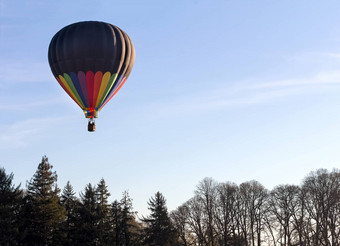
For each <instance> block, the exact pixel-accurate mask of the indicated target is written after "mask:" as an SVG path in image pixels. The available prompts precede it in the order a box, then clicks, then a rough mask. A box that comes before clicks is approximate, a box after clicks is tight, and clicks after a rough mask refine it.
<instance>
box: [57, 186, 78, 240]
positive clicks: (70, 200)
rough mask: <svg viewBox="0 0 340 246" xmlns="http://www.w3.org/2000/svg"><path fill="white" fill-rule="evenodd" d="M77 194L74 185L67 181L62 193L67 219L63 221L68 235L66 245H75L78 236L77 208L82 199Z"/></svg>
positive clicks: (62, 202) (64, 229)
mask: <svg viewBox="0 0 340 246" xmlns="http://www.w3.org/2000/svg"><path fill="white" fill-rule="evenodd" d="M75 194H76V193H75V192H74V190H73V187H72V185H71V184H70V182H69V181H67V184H66V185H65V187H64V189H63V193H62V195H61V204H62V205H63V206H64V208H65V210H66V220H65V221H64V223H63V231H64V232H65V235H66V239H65V242H64V245H74V243H75V242H76V238H77V237H76V236H77V228H76V222H77V208H78V207H79V204H80V201H79V200H78V198H77V197H76V196H75Z"/></svg>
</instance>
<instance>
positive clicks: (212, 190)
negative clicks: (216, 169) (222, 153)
mask: <svg viewBox="0 0 340 246" xmlns="http://www.w3.org/2000/svg"><path fill="white" fill-rule="evenodd" d="M195 194H196V196H197V198H198V199H199V201H200V204H201V205H202V206H203V207H202V208H203V211H204V216H203V218H204V223H205V227H206V228H207V240H208V245H209V246H214V245H216V243H215V236H216V228H215V224H214V217H215V216H214V210H215V209H214V208H215V204H216V196H217V182H216V181H214V180H213V179H212V178H205V179H203V181H201V182H200V183H199V184H198V186H197V188H196V191H195Z"/></svg>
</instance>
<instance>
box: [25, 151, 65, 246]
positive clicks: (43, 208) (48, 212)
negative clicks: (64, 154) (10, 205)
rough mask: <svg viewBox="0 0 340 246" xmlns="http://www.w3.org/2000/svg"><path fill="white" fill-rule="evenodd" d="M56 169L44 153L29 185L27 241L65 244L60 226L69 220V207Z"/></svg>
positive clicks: (37, 243)
mask: <svg viewBox="0 0 340 246" xmlns="http://www.w3.org/2000/svg"><path fill="white" fill-rule="evenodd" d="M52 168H53V166H52V165H50V164H49V162H48V159H47V157H46V156H43V158H42V161H41V163H40V164H39V165H38V168H37V171H36V172H35V174H34V176H33V178H32V179H31V180H30V182H28V184H27V196H26V204H25V205H26V216H27V224H26V225H27V236H26V238H25V240H24V241H25V243H27V244H31V245H33V244H34V245H60V244H62V240H61V236H62V235H61V233H60V226H61V223H62V222H63V221H64V219H65V210H64V208H63V206H61V204H60V198H59V196H58V195H59V192H60V190H59V188H58V187H57V174H56V172H53V171H52Z"/></svg>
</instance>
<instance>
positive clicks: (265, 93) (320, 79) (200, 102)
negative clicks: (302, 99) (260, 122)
mask: <svg viewBox="0 0 340 246" xmlns="http://www.w3.org/2000/svg"><path fill="white" fill-rule="evenodd" d="M334 88H338V89H339V90H340V71H338V70H336V71H329V72H322V73H318V74H316V75H315V76H311V77H308V78H299V79H297V78H292V79H285V80H274V81H267V82H259V79H258V80H256V81H254V80H252V81H242V82H239V83H229V84H227V85H226V86H223V87H220V88H215V89H214V90H210V91H204V92H200V93H196V94H191V95H186V96H185V97H184V98H177V99H175V100H173V101H170V102H166V103H157V104H154V105H152V106H151V108H148V109H147V111H148V112H153V113H155V115H157V116H161V115H163V116H169V115H171V116H174V115H175V116H178V115H187V114H197V113H210V112H215V111H219V110H227V109H231V108H235V107H244V106H250V105H256V104H265V103H271V102H273V101H278V100H285V99H286V98H290V97H293V96H301V95H306V94H312V93H321V92H322V93H325V92H327V90H328V91H334Z"/></svg>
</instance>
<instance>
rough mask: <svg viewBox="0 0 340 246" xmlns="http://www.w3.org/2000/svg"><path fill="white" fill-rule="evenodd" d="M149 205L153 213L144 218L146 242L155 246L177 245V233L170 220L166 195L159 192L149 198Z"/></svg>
mask: <svg viewBox="0 0 340 246" xmlns="http://www.w3.org/2000/svg"><path fill="white" fill-rule="evenodd" d="M148 205H149V210H150V211H151V214H150V216H149V217H147V218H144V219H143V222H144V223H145V224H146V228H145V231H144V244H145V245H155V246H168V245H176V241H177V240H176V234H175V230H174V228H173V226H172V224H171V221H170V217H169V214H168V210H167V207H166V200H165V198H164V196H163V195H162V194H161V193H160V192H157V193H156V194H155V197H152V198H151V199H150V200H149V202H148Z"/></svg>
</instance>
